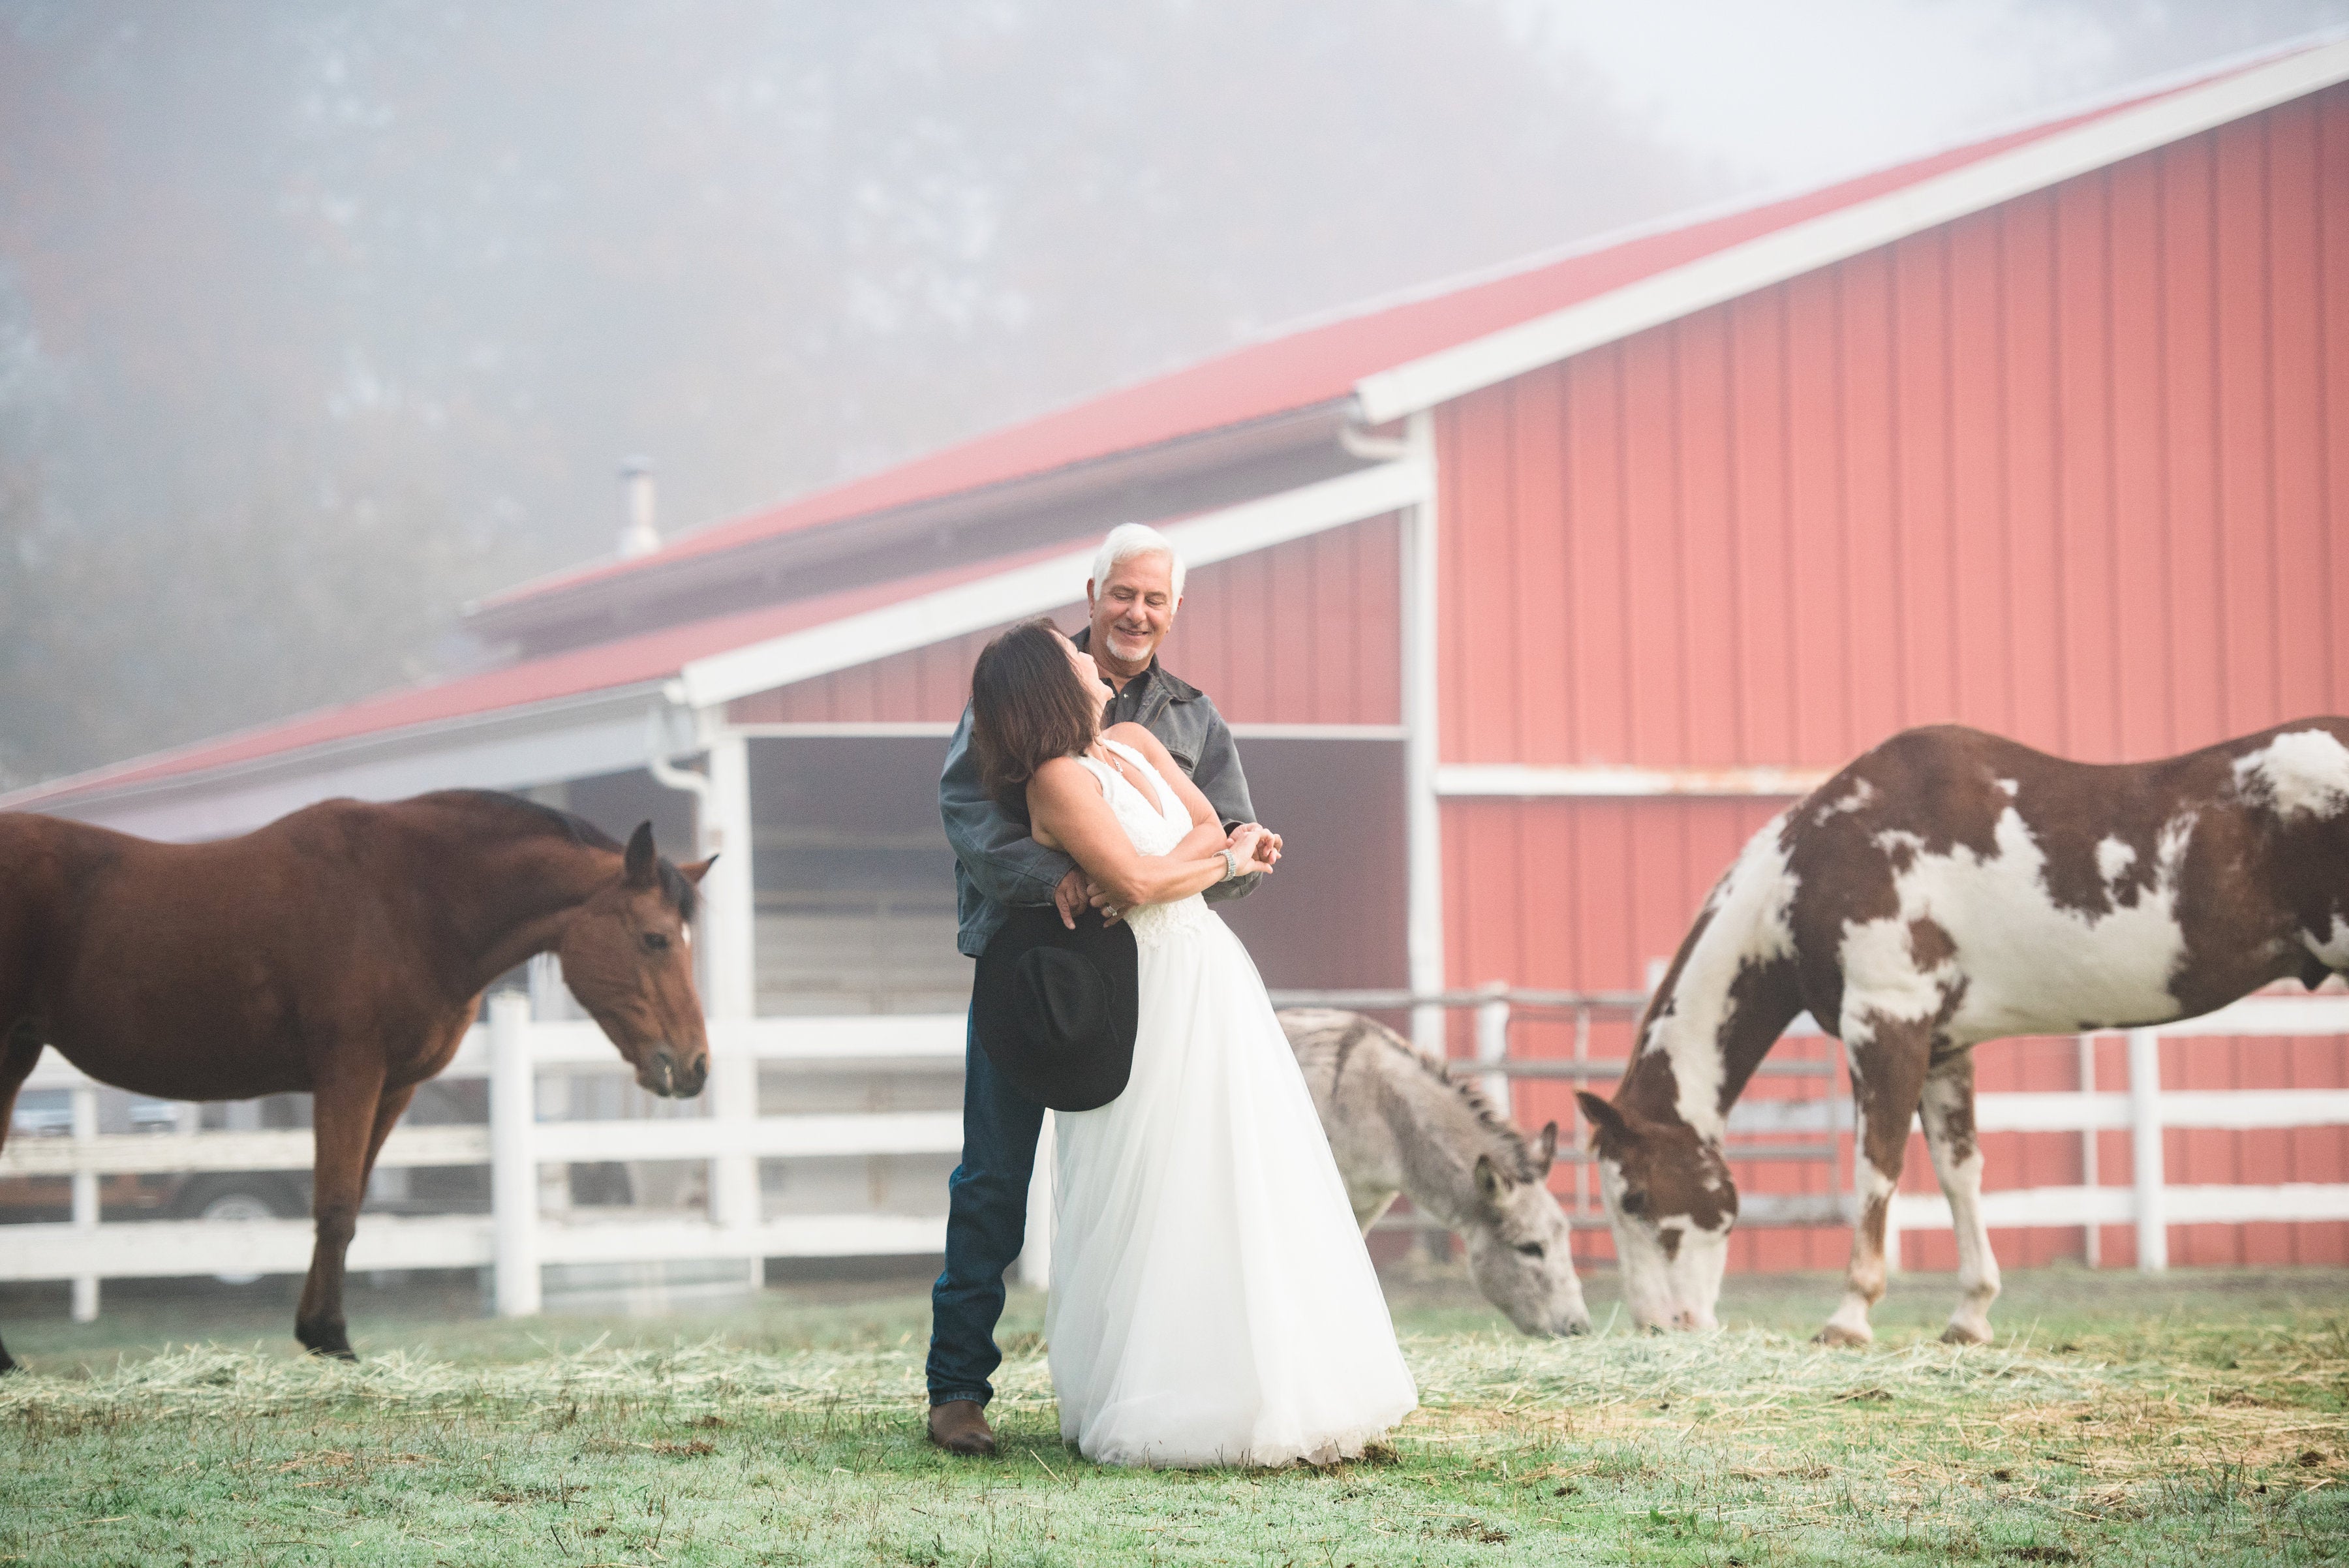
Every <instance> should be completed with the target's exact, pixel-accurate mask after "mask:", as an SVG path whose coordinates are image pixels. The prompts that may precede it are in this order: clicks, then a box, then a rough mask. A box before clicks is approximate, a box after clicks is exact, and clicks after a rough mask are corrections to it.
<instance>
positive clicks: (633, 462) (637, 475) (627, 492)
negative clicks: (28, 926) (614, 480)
mask: <svg viewBox="0 0 2349 1568" xmlns="http://www.w3.org/2000/svg"><path fill="white" fill-rule="evenodd" d="M620 493H621V496H622V498H623V500H624V502H625V504H626V507H627V517H628V520H627V522H626V523H625V524H622V525H621V528H620V559H622V560H623V561H633V560H635V559H636V557H637V556H649V555H651V554H652V553H653V552H654V551H655V550H657V549H659V548H660V542H661V540H660V530H659V529H658V528H657V527H655V526H654V525H653V518H654V512H653V460H652V459H651V458H648V457H632V458H630V459H628V460H627V461H626V462H623V463H622V464H620Z"/></svg>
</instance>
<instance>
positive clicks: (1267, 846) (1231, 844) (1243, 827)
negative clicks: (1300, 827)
mask: <svg viewBox="0 0 2349 1568" xmlns="http://www.w3.org/2000/svg"><path fill="white" fill-rule="evenodd" d="M1247 835H1254V836H1255V838H1254V841H1253V843H1252V844H1251V845H1250V846H1248V847H1249V848H1250V849H1251V850H1252V851H1253V853H1252V854H1250V855H1249V856H1248V857H1247V859H1246V860H1245V861H1243V862H1242V864H1241V870H1240V874H1241V875H1242V876H1246V875H1247V874H1248V873H1249V872H1252V871H1269V870H1271V869H1272V868H1273V867H1276V866H1278V865H1279V864H1280V835H1278V833H1275V832H1273V831H1272V829H1270V828H1268V827H1266V826H1263V825H1262V824H1261V823H1255V822H1243V823H1241V824H1240V825H1239V826H1237V827H1235V828H1233V829H1232V831H1231V833H1230V834H1229V836H1226V838H1225V839H1224V847H1225V848H1226V849H1228V850H1230V851H1231V852H1232V853H1233V854H1235V855H1237V854H1239V853H1240V851H1241V844H1240V840H1241V838H1242V836H1247Z"/></svg>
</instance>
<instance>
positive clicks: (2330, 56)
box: [1354, 41, 2349, 425]
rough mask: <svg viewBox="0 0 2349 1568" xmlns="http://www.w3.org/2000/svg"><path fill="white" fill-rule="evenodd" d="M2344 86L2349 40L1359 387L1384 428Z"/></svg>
mask: <svg viewBox="0 0 2349 1568" xmlns="http://www.w3.org/2000/svg"><path fill="white" fill-rule="evenodd" d="M2344 80H2349V41H2344V42H2341V43H2334V44H2328V45H2323V46H2321V47H2316V48H2313V49H2309V50H2307V51H2305V52H2304V53H2302V54H2297V55H2292V56H2289V57H2286V58H2283V59H2281V60H2277V61H2274V62H2273V63H2271V64H2269V65H2264V66H2254V67H2251V68H2250V69H2248V70H2245V71H2243V72H2241V73H2240V74H2238V75H2236V76H2232V77H2229V78H2225V79H2224V80H2221V81H2217V82H2212V83H2211V84H2209V86H2207V87H2201V88H2186V89H2184V90H2182V91H2179V92H2177V93H2174V94H2172V95H2170V96H2169V97H2168V98H2164V99H2159V100H2158V101H2157V102H2153V103H2147V104H2143V105H2140V106H2138V107H2137V108H2135V109H2120V110H2117V111H2116V112H2114V113H2111V114H2107V115H2106V116H2104V117H2103V118H2101V119H2096V120H2094V121H2092V122H2090V123H2088V124H2085V125H2082V126H2079V127H2076V128H2075V129H2073V130H2062V131H2056V132H2054V133H2053V134H2051V135H2048V136H2044V137H2042V138H2040V139H2039V140H2036V141H2033V142H2032V143H2030V144H2029V145H2027V146H2024V147H2019V148H2016V149H2014V150H2013V151H2010V152H2002V153H1996V154H1993V155H1992V156H1990V157H1987V158H1983V159H1980V160H1978V161H1975V162H1972V163H1970V164H1968V165H1966V166H1965V167H1964V168H1961V169H1956V170H1952V171H1950V172H1949V173H1947V174H1941V175H1937V176H1935V177H1933V178H1931V179H1929V180H1922V181H1920V182H1917V183H1916V184H1913V185H1910V186H1908V187H1906V188H1904V189H1902V190H1899V191H1895V192H1891V193H1889V194H1888V195H1884V196H1879V197H1878V198H1876V199H1875V200H1873V201H1868V202H1857V203H1856V204H1854V205H1852V206H1849V207H1845V208H1842V209H1840V210H1838V211H1837V212H1833V213H1826V214H1825V215H1823V216H1820V217H1817V218H1813V219H1811V220H1809V221H1807V222H1806V223H1795V224H1794V225H1792V226H1790V227H1787V228H1784V229H1780V230H1778V231H1777V232H1776V233H1775V234H1765V235H1763V236H1762V237H1761V238H1759V239H1754V240H1749V241H1747V242H1746V243H1745V244H1741V245H1733V246H1731V247H1730V248H1728V249H1726V250H1723V251H1717V252H1715V253H1714V254H1712V255H1709V256H1706V257H1703V258H1702V260H1698V261H1693V262H1691V263H1689V264H1688V265H1685V266H1679V267H1674V268H1672V269H1671V270H1670V271H1668V272H1661V273H1657V274H1655V275H1652V276H1650V277H1646V278H1642V279H1640V281H1639V282H1637V283H1634V284H1630V285H1628V286H1624V287H1622V288H1619V289H1616V290H1614V291H1613V292H1611V293H1609V294H1603V295H1600V296H1598V297H1597V298H1595V299H1588V300H1585V301H1583V302H1582V303H1581V304H1579V305H1574V306H1568V307H1567V308H1565V309H1563V310H1558V311H1554V312H1552V313H1551V314H1549V315H1547V316H1544V317H1537V318H1536V319H1534V320H1532V321H1527V322H1523V323H1520V324H1519V325H1517V326H1516V327H1506V328H1505V329H1503V330H1501V331H1499V332H1495V333H1490V334H1487V335H1486V336H1485V337H1479V338H1476V339H1475V340H1473V341H1471V342H1467V343H1463V344H1460V345H1458V346H1456V347H1454V348H1446V349H1444V350H1443V351H1442V352H1440V353H1435V354H1430V355H1428V356H1427V357H1426V358H1421V359H1415V360H1413V361H1412V362H1411V363H1409V364H1405V365H1398V366H1396V367H1395V368H1393V369H1389V370H1381V371H1380V372H1378V373H1377V374H1375V375H1371V376H1366V377H1364V378H1363V379H1361V380H1360V381H1358V382H1356V383H1355V386H1354V395H1355V398H1356V399H1357V400H1358V401H1359V402H1360V404H1361V411H1362V419H1363V421H1364V422H1365V423H1367V424H1372V425H1382V424H1385V423H1386V422H1388V421H1391V420H1396V419H1401V418H1402V417H1403V416H1404V415H1406V414H1411V413H1415V412H1417V411H1418V410H1422V409H1431V408H1433V407H1434V406H1436V405H1437V404H1438V403H1444V402H1449V401H1451V400H1453V399H1454V398H1458V397H1462V396H1464V395H1465V394H1467V393H1469V392H1473V391H1475V390H1477V389H1480V388H1484V387H1490V386H1494V385H1495V384H1497V383H1499V382H1502V381H1506V380H1508V379H1511V378H1513V377H1516V376H1522V375H1524V374H1525V373H1526V371H1528V370H1536V369H1540V368H1541V367H1543V366H1545V365H1551V364H1555V363H1557V361H1558V360H1560V359H1564V358H1568V357H1570V356H1572V355H1575V354H1579V353H1581V352H1583V351H1584V350H1585V349H1588V348H1598V347H1599V345H1601V344H1606V343H1612V342H1615V341H1617V340H1619V339H1620V338H1624V337H1630V336H1631V335H1632V334H1633V333H1635V332H1640V331H1643V330H1645V329H1646V328H1648V327H1655V326H1659V325H1661V324H1662V323H1664V322H1667V321H1675V320H1678V319H1679V318H1681V317H1684V316H1688V315H1691V314H1692V313H1693V312H1696V311H1699V310H1702V309H1704V308H1705V307H1707V306H1713V305H1719V304H1721V303H1722V302H1723V301H1724V300H1730V299H1735V298H1737V297H1739V296H1743V295H1747V294H1751V293H1753V292H1754V290H1756V289H1758V288H1764V287H1767V286H1770V285H1772V284H1775V283H1783V282H1785V280H1786V279H1788V278H1791V277H1797V276H1800V275H1803V274H1804V273H1807V272H1815V271H1816V270H1817V269H1818V268H1820V267H1823V266H1826V265H1830V264H1832V263H1835V262H1839V261H1843V260H1845V259H1847V258H1848V257H1851V256H1855V255H1858V254H1862V253H1864V252H1867V251H1871V250H1875V249H1877V248H1878V247H1879V246H1882V245H1887V244H1891V243H1892V242H1893V241H1895V240H1898V239H1902V238H1905V237H1906V236H1908V235H1909V234H1918V233H1920V232H1922V231H1924V230H1926V229H1930V228H1936V227H1939V226H1940V225H1941V224H1943V223H1950V222H1951V221H1953V220H1955V219H1958V218H1962V217H1964V216H1966V215H1967V214H1968V213H1979V212H1982V210H1984V209H1985V208H1989V207H1994V206H1997V205H1998V204H1999V203H2000V202H2010V201H2013V199H2014V198H2015V197H2017V196H2023V195H2028V194H2030V193H2031V192H2034V191H2043V190H2045V189H2046V188H2047V187H2048V186H2050V185H2054V184H2057V183H2059V182H2063V181H2065V180H2069V179H2072V178H2074V177H2075V176H2077V175H2081V174H2086V173H2090V172H2093V171H2095V170H2098V169H2104V168H2108V167H2110V166H2111V165H2113V164H2115V163H2118V162H2120V161H2123V160H2124V159H2127V158H2132V157H2135V156H2136V155H2137V154H2138V153H2140V152H2148V151H2152V150H2153V149H2155V148H2158V147H2164V146H2168V144H2169V143H2171V142H2174V141H2178V140H2183V139H2185V138H2187V137H2189V136H2195V135H2199V134H2200V133H2201V132H2203V131H2206V130H2214V129H2216V128H2217V127H2219V126H2221V125H2226V124H2229V123H2230V122H2232V121H2234V120H2238V119H2243V118H2244V117H2245V116H2247V115H2253V114H2257V113H2259V112H2261V110H2263V109H2273V108H2275V107H2276V106H2277V105H2278V104H2282V103H2289V102H2291V101H2292V99H2299V98H2305V97H2307V96H2308V95H2309V94H2310V93H2313V92H2318V91H2321V90H2322V89H2323V88H2328V87H2331V86H2333V84H2334V83H2336V82H2340V81H2344Z"/></svg>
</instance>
